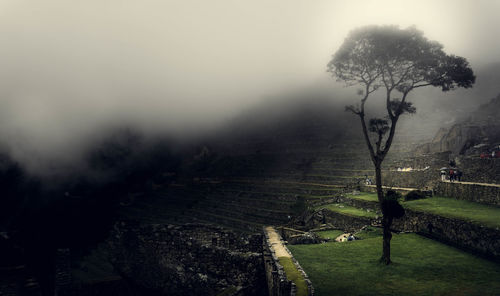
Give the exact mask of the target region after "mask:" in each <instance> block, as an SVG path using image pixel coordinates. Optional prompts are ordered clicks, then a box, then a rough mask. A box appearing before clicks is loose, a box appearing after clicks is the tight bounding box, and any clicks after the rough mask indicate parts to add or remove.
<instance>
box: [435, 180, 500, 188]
mask: <svg viewBox="0 0 500 296" xmlns="http://www.w3.org/2000/svg"><path fill="white" fill-rule="evenodd" d="M441 182H445V183H458V184H468V185H480V186H490V187H500V184H492V183H478V182H464V181H460V182H459V181H453V182H450V180H445V181H441Z"/></svg>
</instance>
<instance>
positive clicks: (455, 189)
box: [435, 182, 500, 206]
mask: <svg viewBox="0 0 500 296" xmlns="http://www.w3.org/2000/svg"><path fill="white" fill-rule="evenodd" d="M435 192H436V194H437V195H441V196H446V197H453V198H456V199H462V200H468V201H473V202H478V203H483V204H490V205H497V206H500V187H496V186H485V185H477V184H463V183H451V182H439V183H438V185H437V186H436V188H435Z"/></svg>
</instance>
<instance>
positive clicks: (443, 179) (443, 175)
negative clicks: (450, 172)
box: [441, 170, 446, 181]
mask: <svg viewBox="0 0 500 296" xmlns="http://www.w3.org/2000/svg"><path fill="white" fill-rule="evenodd" d="M441 181H446V171H445V170H441Z"/></svg>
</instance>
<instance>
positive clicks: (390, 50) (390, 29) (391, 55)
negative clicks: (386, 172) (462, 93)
mask: <svg viewBox="0 0 500 296" xmlns="http://www.w3.org/2000/svg"><path fill="white" fill-rule="evenodd" d="M327 67H328V69H327V71H328V72H330V73H332V75H333V76H335V77H336V78H337V79H338V80H340V81H344V82H345V83H346V84H347V85H349V86H351V85H362V86H363V87H364V89H363V90H362V91H360V93H359V94H360V95H362V97H363V98H362V99H361V102H360V104H357V105H351V106H347V107H346V109H347V110H349V111H352V112H353V113H355V114H358V115H360V116H364V104H365V102H366V100H367V99H368V96H369V95H370V94H371V93H373V92H375V91H376V90H378V89H380V88H382V89H385V91H386V108H387V119H375V120H372V121H371V122H370V127H369V130H370V131H372V132H375V133H376V134H378V135H379V141H378V142H379V144H380V141H381V140H382V136H383V135H384V134H385V133H386V132H390V134H389V137H391V135H392V134H393V132H394V129H395V122H396V121H397V120H398V118H399V116H400V115H402V114H404V113H415V111H416V109H415V107H414V106H413V104H412V103H411V102H408V101H407V96H408V94H409V93H410V92H411V91H412V90H414V89H416V88H419V87H424V86H435V87H440V88H441V89H442V90H443V91H449V90H453V89H455V88H457V87H463V88H469V87H472V85H473V84H474V82H475V76H474V73H473V71H472V69H471V68H470V66H469V63H468V62H467V60H466V59H465V58H463V57H459V56H455V55H448V54H446V53H445V52H444V51H443V46H442V45H441V44H440V43H438V42H436V41H430V40H428V39H427V38H426V37H425V36H424V35H423V33H422V32H421V31H419V30H417V29H416V28H415V27H409V28H406V29H400V28H399V27H397V26H366V27H361V28H358V29H355V30H353V31H351V32H350V34H349V35H348V36H347V38H346V39H345V41H344V43H343V44H342V46H341V47H340V48H339V49H338V51H337V52H336V53H335V55H334V56H333V58H332V60H331V61H330V62H329V63H328V66H327ZM388 120H390V121H391V123H392V124H391V126H389V125H388ZM391 141H392V138H391V140H390V141H387V142H386V145H385V147H380V148H381V149H380V153H381V154H385V153H387V151H388V149H389V146H390V142H391ZM387 144H389V145H387ZM377 148H379V147H377ZM373 156H375V155H373Z"/></svg>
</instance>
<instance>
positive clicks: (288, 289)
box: [263, 229, 314, 296]
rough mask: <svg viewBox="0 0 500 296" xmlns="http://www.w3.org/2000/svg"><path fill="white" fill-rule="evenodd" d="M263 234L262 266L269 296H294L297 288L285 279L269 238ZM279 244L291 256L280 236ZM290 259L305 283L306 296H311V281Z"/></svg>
mask: <svg viewBox="0 0 500 296" xmlns="http://www.w3.org/2000/svg"><path fill="white" fill-rule="evenodd" d="M263 233H264V240H263V249H264V264H265V270H266V278H267V287H268V292H269V296H295V295H296V293H297V287H296V285H295V283H293V282H292V281H289V280H288V279H287V277H286V274H285V271H284V269H283V266H282V265H281V264H280V263H279V259H278V257H277V256H276V253H275V252H274V248H273V245H272V244H271V242H270V240H269V236H268V235H267V232H266V231H265V229H264V230H263ZM278 235H279V234H278ZM280 243H281V244H283V247H284V248H285V249H286V250H287V251H288V253H289V254H291V253H290V251H289V250H288V249H287V248H286V246H285V244H284V241H283V239H282V238H281V236H280ZM291 258H292V261H293V263H294V264H295V267H297V269H298V270H299V272H300V273H301V274H302V276H303V277H304V279H305V281H306V283H307V290H308V291H307V292H308V295H310V296H313V295H314V288H313V286H312V283H311V281H310V280H309V278H308V277H307V274H306V273H305V271H304V269H302V267H301V266H300V264H299V262H298V261H297V260H295V258H294V257H293V256H292V257H291Z"/></svg>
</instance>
